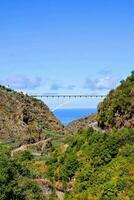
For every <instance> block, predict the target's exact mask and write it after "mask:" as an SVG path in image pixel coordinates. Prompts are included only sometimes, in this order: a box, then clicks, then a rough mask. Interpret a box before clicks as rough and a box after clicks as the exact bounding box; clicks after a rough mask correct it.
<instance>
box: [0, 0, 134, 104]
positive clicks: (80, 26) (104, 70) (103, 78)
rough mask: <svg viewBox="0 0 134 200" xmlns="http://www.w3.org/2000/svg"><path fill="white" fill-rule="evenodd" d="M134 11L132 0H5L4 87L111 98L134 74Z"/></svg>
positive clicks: (0, 70) (0, 67) (1, 11)
mask: <svg viewBox="0 0 134 200" xmlns="http://www.w3.org/2000/svg"><path fill="white" fill-rule="evenodd" d="M133 10H134V1H133V0H127V1H126V0H118V1H117V0H109V1H107V0H65V1H63V0H38V1H37V0H23V1H18V0H12V1H11V0H1V1H0V83H1V84H5V85H10V87H12V88H14V89H18V90H24V91H27V92H28V93H30V94H36V93H41V94H44V93H52V94H73V93H76V94H94V93H97V94H107V93H108V91H109V90H110V89H111V88H113V87H115V86H116V85H118V83H119V81H120V80H122V79H124V78H126V77H127V76H128V75H129V74H130V73H131V71H132V70H134V26H133V22H134V12H133ZM97 103H98V101H96V100H94V101H91V100H88V101H85V100H83V101H77V103H76V102H74V101H72V102H71V104H70V105H69V106H72V107H95V106H96V105H97ZM48 104H49V102H48ZM50 104H52V103H50Z"/></svg>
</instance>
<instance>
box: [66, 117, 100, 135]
mask: <svg viewBox="0 0 134 200" xmlns="http://www.w3.org/2000/svg"><path fill="white" fill-rule="evenodd" d="M96 122H97V121H96V114H92V115H89V116H87V117H83V118H80V119H78V120H74V121H72V122H70V123H69V124H68V125H67V126H66V129H67V130H69V131H70V132H72V133H77V131H78V130H79V129H81V128H88V127H91V126H94V125H95V124H96Z"/></svg>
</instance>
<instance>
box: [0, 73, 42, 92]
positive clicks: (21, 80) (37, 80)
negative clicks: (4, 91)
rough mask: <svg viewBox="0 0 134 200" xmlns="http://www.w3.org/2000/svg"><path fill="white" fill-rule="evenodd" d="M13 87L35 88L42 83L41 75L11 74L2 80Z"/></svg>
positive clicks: (2, 82)
mask: <svg viewBox="0 0 134 200" xmlns="http://www.w3.org/2000/svg"><path fill="white" fill-rule="evenodd" d="M0 82H1V84H4V85H9V87H11V88H13V89H35V88H37V87H39V86H40V85H41V82H42V79H41V77H28V76H25V75H15V76H9V77H7V78H5V79H4V80H1V81H0Z"/></svg>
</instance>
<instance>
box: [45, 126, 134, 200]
mask: <svg viewBox="0 0 134 200" xmlns="http://www.w3.org/2000/svg"><path fill="white" fill-rule="evenodd" d="M43 158H44V159H43ZM42 160H43V161H45V162H44V167H45V166H47V169H46V167H45V169H46V170H45V173H44V174H42V176H44V177H46V178H48V179H49V180H51V182H52V183H53V185H55V188H57V189H59V190H61V191H64V193H65V197H64V199H66V200H76V199H78V200H83V199H84V200H88V199H90V200H94V199H96V200H97V199H98V200H126V199H129V200H133V199H134V178H133V177H134V168H133V166H134V130H132V129H123V130H120V131H112V132H109V133H103V132H96V131H93V129H92V128H90V129H85V130H81V131H79V133H78V134H77V135H75V136H72V137H71V138H70V139H69V141H68V142H67V145H66V144H61V145H60V146H58V147H56V148H54V149H53V151H52V152H50V153H49V154H48V155H47V156H45V157H42ZM41 173H42V172H41Z"/></svg>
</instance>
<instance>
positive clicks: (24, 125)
mask: <svg viewBox="0 0 134 200" xmlns="http://www.w3.org/2000/svg"><path fill="white" fill-rule="evenodd" d="M49 130H51V131H59V132H61V131H62V130H63V126H62V124H61V123H60V122H59V121H58V120H57V119H56V117H55V116H54V115H53V114H52V113H51V112H50V110H49V108H48V107H47V106H46V105H45V104H44V103H43V102H42V101H40V100H37V99H35V98H32V97H30V96H28V95H24V94H23V93H17V92H15V91H13V90H10V89H7V88H5V87H3V86H0V138H1V139H13V138H18V139H21V140H23V139H26V140H32V139H33V140H34V139H37V140H38V139H41V137H43V135H44V134H43V133H45V131H49Z"/></svg>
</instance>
